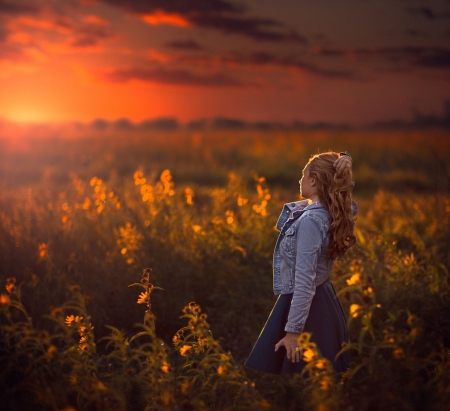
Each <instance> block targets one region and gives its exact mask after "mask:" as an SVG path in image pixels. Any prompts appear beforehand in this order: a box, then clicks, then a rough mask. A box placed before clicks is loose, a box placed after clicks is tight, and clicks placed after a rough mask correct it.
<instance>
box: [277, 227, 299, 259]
mask: <svg viewBox="0 0 450 411" xmlns="http://www.w3.org/2000/svg"><path fill="white" fill-rule="evenodd" d="M295 238H296V236H295V229H294V227H289V228H288V229H287V230H286V232H285V233H284V238H283V240H282V241H281V244H280V246H281V247H282V248H283V250H284V251H285V252H286V253H287V254H289V255H294V252H295Z"/></svg>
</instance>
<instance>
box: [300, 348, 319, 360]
mask: <svg viewBox="0 0 450 411" xmlns="http://www.w3.org/2000/svg"><path fill="white" fill-rule="evenodd" d="M315 356H316V354H315V352H314V351H313V350H311V349H310V348H307V349H306V350H305V351H304V352H303V361H305V362H310V361H312V360H313V359H314V357H315Z"/></svg>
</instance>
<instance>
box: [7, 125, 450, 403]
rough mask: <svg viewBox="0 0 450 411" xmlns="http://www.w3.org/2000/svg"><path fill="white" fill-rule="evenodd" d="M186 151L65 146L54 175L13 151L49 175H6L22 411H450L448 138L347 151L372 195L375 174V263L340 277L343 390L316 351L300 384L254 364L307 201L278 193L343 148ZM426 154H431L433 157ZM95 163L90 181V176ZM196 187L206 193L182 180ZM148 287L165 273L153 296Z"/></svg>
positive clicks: (362, 198) (346, 263) (369, 224)
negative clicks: (283, 210) (281, 238)
mask: <svg viewBox="0 0 450 411" xmlns="http://www.w3.org/2000/svg"><path fill="white" fill-rule="evenodd" d="M178 137H179V142H180V143H179V144H180V146H176V147H175V148H173V147H172V145H169V143H168V142H167V141H166V140H164V139H161V140H155V141H153V142H150V141H147V140H146V139H145V138H144V139H139V138H136V139H135V140H132V141H131V142H127V143H129V144H125V143H124V142H123V141H121V140H114V141H111V142H108V143H106V141H105V140H101V143H100V142H99V141H98V140H85V141H66V142H64V141H63V140H61V141H59V140H58V143H57V144H59V145H60V146H59V147H58V149H61V148H63V147H67V145H69V146H71V147H72V148H75V151H71V152H67V153H65V152H59V153H58V152H57V151H54V152H53V156H52V155H51V152H52V151H51V149H49V148H48V146H45V147H47V150H45V149H44V148H42V151H41V153H43V155H45V153H47V154H46V155H48V157H45V158H40V159H39V157H35V156H34V155H32V154H31V153H28V154H27V153H26V150H25V152H24V151H17V150H16V151H14V150H12V149H11V150H12V151H10V154H11V156H12V157H11V158H16V159H17V158H18V157H20V156H23V157H22V158H28V159H31V158H32V159H33V162H27V163H16V164H17V166H16V168H15V169H13V168H12V166H11V165H10V164H9V163H8V161H10V160H8V161H6V163H3V165H2V173H3V174H2V180H1V184H2V187H3V191H2V193H1V194H0V207H1V208H0V214H1V224H0V247H1V251H2V252H1V254H0V266H1V267H2V268H1V274H0V280H1V283H2V284H4V286H5V289H4V290H3V291H1V292H0V330H1V331H0V332H1V339H0V352H1V354H0V361H1V364H0V376H1V377H0V378H1V380H0V383H1V384H0V386H1V390H2V399H3V401H4V404H5V407H6V408H7V409H11V410H16V409H17V410H20V409H36V410H41V409H42V410H63V409H66V410H70V409H76V410H81V409H85V410H91V409H92V410H94V409H108V410H109V409H111V410H116V409H117V410H145V409H148V410H163V409H166V410H177V409H180V410H183V409H185V410H228V409H230V410H231V409H242V410H246V409H255V410H260V409H268V410H341V409H344V410H378V409H384V410H386V409H392V410H424V409H430V410H444V409H446V407H447V404H448V403H449V401H450V389H449V386H450V385H449V379H450V356H449V348H450V319H449V318H450V317H449V316H448V307H449V306H450V304H449V303H450V301H449V300H450V296H449V274H448V269H449V266H450V252H449V249H448V244H449V243H450V224H449V219H450V197H449V196H448V194H447V193H448V185H447V184H448V182H447V180H446V178H447V176H448V168H446V167H448V166H446V165H445V164H444V165H443V164H441V163H439V161H441V159H442V158H445V156H446V155H448V154H446V152H445V151H443V147H444V148H445V144H446V143H445V140H444V139H443V136H442V135H438V136H435V139H434V140H432V139H431V138H430V136H426V135H424V136H423V138H422V140H420V138H419V137H420V136H419V137H418V136H412V137H410V140H411V144H409V145H408V146H402V144H401V141H403V140H402V138H403V137H402V136H398V135H397V136H394V137H396V138H397V140H396V142H395V144H397V145H395V144H394V142H393V141H391V140H389V139H387V138H386V139H385V141H384V143H383V142H380V141H375V140H373V141H367V140H363V139H362V136H361V135H359V136H356V135H348V136H343V138H344V137H345V138H346V140H342V143H340V144H342V147H336V149H348V150H349V151H350V152H351V154H352V155H353V157H354V161H355V167H354V168H355V180H356V182H357V187H358V186H359V185H360V184H361V183H360V179H359V175H358V170H360V172H361V174H363V175H364V170H365V169H366V170H369V171H366V173H367V174H366V177H363V179H362V181H363V182H364V184H365V185H366V187H365V188H364V189H362V188H361V189H360V191H359V193H360V194H359V196H357V200H358V202H359V205H360V212H359V214H358V220H357V237H358V244H357V246H356V247H355V248H353V249H352V250H351V251H350V252H349V253H348V254H347V255H346V256H345V257H344V258H343V259H342V260H340V261H338V262H337V263H336V264H335V268H334V270H333V282H334V284H335V287H336V289H337V290H338V293H339V296H340V300H341V301H342V303H343V306H344V310H345V311H346V312H347V314H348V324H349V331H350V343H349V344H348V345H347V346H346V347H344V348H343V349H344V350H348V351H349V353H350V357H351V367H350V369H349V370H348V371H347V372H346V373H345V374H344V375H343V376H339V375H336V373H335V372H334V371H333V369H332V367H331V365H330V364H329V362H328V361H327V360H326V359H324V358H322V357H321V356H320V353H319V352H318V351H317V349H316V347H315V346H314V345H313V344H311V343H310V342H309V336H308V335H303V336H302V339H301V344H302V346H303V348H304V359H305V361H307V362H308V366H307V369H306V372H305V374H303V375H301V376H293V377H280V376H272V375H263V374H260V373H257V372H256V371H253V370H249V369H244V368H243V366H242V364H243V362H244V360H245V358H246V356H247V355H248V353H249V352H250V350H251V347H252V345H253V343H254V342H255V340H256V338H257V336H258V333H259V332H260V330H261V328H262V326H263V324H264V322H265V320H266V317H267V315H268V313H269V312H270V309H271V307H272V305H273V303H274V300H275V298H274V296H273V294H272V291H271V286H272V285H271V282H272V278H271V256H272V251H273V245H274V242H275V240H276V236H277V234H276V232H275V230H274V224H275V221H276V219H277V216H278V212H279V210H280V206H281V204H282V202H283V201H289V200H295V199H296V198H295V196H296V194H295V192H296V191H294V190H292V191H291V192H290V197H288V194H287V189H283V188H281V186H280V185H279V184H280V181H281V182H282V181H284V179H286V180H288V179H290V178H291V177H292V178H294V175H295V170H296V169H297V170H300V168H301V163H300V164H295V163H296V162H297V159H299V158H300V159H302V160H303V159H304V161H306V160H307V157H308V156H309V154H310V153H314V152H316V151H317V150H314V149H311V147H314V145H316V146H320V147H322V148H323V149H325V147H326V148H329V147H333V146H336V137H338V136H336V135H333V134H330V135H315V136H309V137H310V140H303V139H302V140H301V139H299V138H298V137H299V136H286V135H284V136H283V135H278V136H277V135H273V134H272V135H267V134H264V135H260V136H259V137H258V136H254V137H251V136H250V137H249V136H247V140H245V139H243V137H242V136H235V135H231V136H230V140H231V141H229V142H228V143H227V144H230V145H227V144H226V143H225V142H224V141H223V139H218V140H216V139H212V138H211V139H210V140H207V139H206V137H205V138H204V139H203V140H202V139H201V138H200V142H199V140H198V136H197V137H195V138H196V139H197V140H196V139H195V138H194V137H192V136H183V135H180V136H178ZM313 137H314V138H315V140H313V139H312V138H313ZM357 137H358V138H359V140H358V139H357ZM190 138H191V139H192V140H189V139H190ZM426 139H429V141H431V144H430V147H432V150H430V151H429V152H428V153H426V152H424V150H421V151H419V150H418V148H419V147H421V146H422V145H423V142H424V141H425V140H426ZM168 141H171V142H172V143H173V141H175V140H174V137H172V140H171V138H170V137H169V139H168ZM189 141H191V143H189V144H192V147H191V148H189V147H188V146H187V145H186V144H188V142H189ZM30 144H31V143H30ZM33 144H37V143H33ZM40 144H44V142H41V143H40ZM89 144H92V145H93V147H94V148H93V149H92V151H89V150H87V151H86V153H85V156H86V157H85V160H84V161H85V167H84V168H80V164H81V163H80V161H81V160H80V158H77V156H78V155H82V153H83V150H85V149H86V147H88V146H89ZM152 144H153V145H154V147H153V145H152ZM183 144H185V146H183ZM340 144H339V145H340ZM447 145H448V143H447ZM377 146H379V150H378V149H377ZM388 146H389V147H390V148H392V150H394V149H395V150H396V151H395V152H393V153H392V154H390V153H389V152H388V150H387V148H386V147H388ZM139 147H140V149H139ZM77 150H78V151H77ZM233 150H234V151H233ZM433 150H435V153H434V152H433ZM102 152H103V155H102V154H101V153H102ZM108 153H109V154H108ZM131 153H133V154H131ZM208 153H209V154H208ZM233 153H235V154H233ZM433 153H434V154H433ZM106 154H108V155H106ZM435 154H436V156H437V157H436V156H435ZM208 156H210V157H208ZM86 158H87V159H88V160H86ZM146 158H148V159H154V160H155V163H151V162H150V163H147V162H144V160H145V159H146ZM266 160H267V162H266ZM158 161H159V162H158ZM177 161H181V163H177ZM163 162H167V164H168V166H171V165H174V169H175V170H177V172H175V171H172V169H171V168H170V169H169V168H166V167H165V166H164V165H163V164H162V163H163ZM378 162H381V164H379V163H378ZM227 164H231V165H230V166H227ZM266 164H268V165H266ZM297 165H298V168H296V167H297ZM168 166H167V167H168ZM216 166H217V168H216ZM277 167H278V168H277ZM419 167H421V168H422V170H421V172H420V173H419V172H417V169H419ZM376 168H378V169H380V170H384V171H383V172H380V171H378V170H377V171H374V170H376ZM184 169H186V170H188V172H189V170H191V174H189V175H185V176H184V178H182V176H183V170H184ZM411 169H415V170H416V174H414V175H413V177H411V175H409V173H408V172H407V171H408V170H411ZM94 170H96V171H95V172H94ZM277 170H278V171H277ZM433 170H434V171H433ZM264 171H266V172H267V173H264ZM30 173H31V174H30ZM33 173H36V178H35V179H33V178H31V177H30V175H34V174H33ZM271 173H272V174H271ZM277 173H279V174H277ZM267 175H269V177H267ZM278 175H279V176H283V177H280V179H279V178H278V177H277V176H278ZM415 175H416V176H420V178H419V177H418V178H417V179H416V177H414V176H415ZM177 176H179V177H180V180H181V182H179V180H177ZM195 176H197V177H199V176H200V177H199V178H196V177H195ZM203 176H205V177H204V178H203ZM389 176H390V177H389ZM375 177H377V178H378V177H380V181H379V180H377V179H376V178H375ZM298 178H299V174H297V175H296V176H295V179H294V181H293V183H294V184H293V185H294V186H296V185H297V183H296V181H298ZM389 178H391V179H392V180H390V181H391V183H386V182H387V181H389ZM371 179H373V181H374V184H373V185H371V183H370V181H372V180H371ZM410 180H412V181H413V182H412V183H411V182H410ZM31 183H32V184H31ZM412 187H416V188H417V187H419V189H418V191H420V194H418V193H417V190H416V191H411V188H412ZM381 188H382V189H381ZM297 189H298V185H297V186H296V187H295V190H297ZM392 190H395V191H392ZM422 191H423V192H422ZM374 192H375V193H376V194H372V193H374ZM146 267H151V269H152V270H146V271H144V274H143V276H141V273H142V272H143V270H144V269H145V268H146ZM139 280H141V282H138V281H139ZM153 283H154V284H156V285H157V286H158V287H156V286H153ZM130 284H138V285H139V286H140V287H141V289H139V290H138V289H137V288H135V287H129V285H130ZM2 287H3V286H2ZM159 287H160V288H162V289H163V290H161V289H158V288H159ZM153 291H154V292H153ZM150 297H151V304H150ZM193 301H195V303H194V302H193ZM136 302H138V303H136ZM200 306H201V307H202V309H203V310H204V312H202V310H201V309H200ZM180 314H182V315H181V317H180Z"/></svg>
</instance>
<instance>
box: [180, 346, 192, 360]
mask: <svg viewBox="0 0 450 411" xmlns="http://www.w3.org/2000/svg"><path fill="white" fill-rule="evenodd" d="M189 351H191V346H190V345H183V346H182V347H181V348H180V354H181V355H182V356H183V357H186V355H188V354H189Z"/></svg>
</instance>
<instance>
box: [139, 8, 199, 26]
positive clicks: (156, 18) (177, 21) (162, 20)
mask: <svg viewBox="0 0 450 411" xmlns="http://www.w3.org/2000/svg"><path fill="white" fill-rule="evenodd" d="M142 20H144V21H145V22H146V23H149V24H153V25H157V24H171V25H172V26H179V27H189V26H191V23H190V22H189V20H187V19H186V18H185V17H183V16H181V15H180V14H176V13H166V12H164V11H163V10H156V11H154V12H153V13H151V14H144V15H143V16H142Z"/></svg>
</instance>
